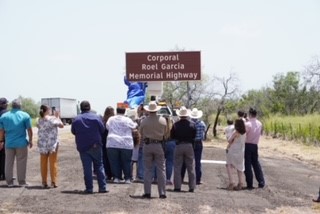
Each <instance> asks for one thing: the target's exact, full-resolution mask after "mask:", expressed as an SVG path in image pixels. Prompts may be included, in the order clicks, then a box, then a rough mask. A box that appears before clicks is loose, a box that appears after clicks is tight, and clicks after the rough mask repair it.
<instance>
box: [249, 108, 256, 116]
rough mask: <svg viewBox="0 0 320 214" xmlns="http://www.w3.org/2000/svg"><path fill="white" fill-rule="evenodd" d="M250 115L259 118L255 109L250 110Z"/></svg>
mask: <svg viewBox="0 0 320 214" xmlns="http://www.w3.org/2000/svg"><path fill="white" fill-rule="evenodd" d="M249 115H251V116H253V117H255V116H257V110H255V109H254V108H250V109H249Z"/></svg>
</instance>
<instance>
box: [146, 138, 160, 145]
mask: <svg viewBox="0 0 320 214" xmlns="http://www.w3.org/2000/svg"><path fill="white" fill-rule="evenodd" d="M143 142H144V143H145V144H147V145H148V144H150V143H162V142H163V141H162V140H155V139H151V138H144V139H143Z"/></svg>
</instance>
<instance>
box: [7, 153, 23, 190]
mask: <svg viewBox="0 0 320 214" xmlns="http://www.w3.org/2000/svg"><path fill="white" fill-rule="evenodd" d="M15 159H16V160H17V179H18V183H19V185H24V184H26V172H27V160H28V147H23V148H15V149H11V148H6V163H5V174H6V181H7V184H8V185H13V164H14V160H15Z"/></svg>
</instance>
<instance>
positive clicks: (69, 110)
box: [41, 97, 79, 124]
mask: <svg viewBox="0 0 320 214" xmlns="http://www.w3.org/2000/svg"><path fill="white" fill-rule="evenodd" d="M41 104H42V105H47V106H50V107H51V109H52V112H54V111H59V112H60V118H61V120H62V122H63V123H64V124H67V123H69V124H71V123H72V121H73V119H74V118H75V117H76V116H77V115H78V113H79V107H78V102H77V100H76V99H69V98H61V97H53V98H42V99H41Z"/></svg>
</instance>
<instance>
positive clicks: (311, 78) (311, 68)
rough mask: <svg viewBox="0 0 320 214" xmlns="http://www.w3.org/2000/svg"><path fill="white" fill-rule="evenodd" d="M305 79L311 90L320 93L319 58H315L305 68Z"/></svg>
mask: <svg viewBox="0 0 320 214" xmlns="http://www.w3.org/2000/svg"><path fill="white" fill-rule="evenodd" d="M303 78H304V82H305V84H306V85H307V86H309V88H313V89H314V90H318V91H320V60H319V58H318V57H314V58H313V59H312V61H311V63H310V64H309V65H307V66H305V69H304V72H303Z"/></svg>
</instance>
